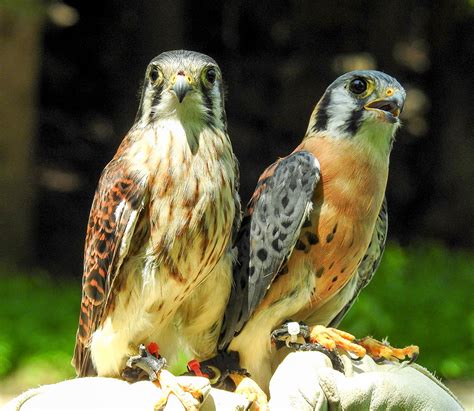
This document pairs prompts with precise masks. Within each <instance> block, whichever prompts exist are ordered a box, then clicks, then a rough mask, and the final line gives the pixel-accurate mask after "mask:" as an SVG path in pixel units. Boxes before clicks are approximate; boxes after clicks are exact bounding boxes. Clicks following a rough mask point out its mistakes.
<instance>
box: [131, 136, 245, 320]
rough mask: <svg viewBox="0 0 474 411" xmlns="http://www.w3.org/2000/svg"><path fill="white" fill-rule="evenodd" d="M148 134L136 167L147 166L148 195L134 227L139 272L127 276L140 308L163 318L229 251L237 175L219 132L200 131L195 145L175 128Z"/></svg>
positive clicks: (172, 311) (225, 140)
mask: <svg viewBox="0 0 474 411" xmlns="http://www.w3.org/2000/svg"><path fill="white" fill-rule="evenodd" d="M150 134H151V135H150V138H149V140H148V141H146V142H145V143H147V144H144V145H143V147H142V149H141V151H140V153H137V156H136V157H135V161H136V163H137V167H143V168H144V169H146V170H147V173H148V196H149V197H148V206H147V207H146V208H145V209H144V211H143V216H142V218H141V221H140V223H139V227H138V229H137V230H136V236H137V239H139V242H140V244H141V247H140V249H139V250H137V253H136V254H137V256H138V257H139V265H140V268H139V271H140V275H139V276H138V278H137V279H135V280H134V279H130V278H129V279H128V280H127V281H131V282H134V283H133V284H131V287H135V288H137V289H140V290H142V291H141V298H142V306H143V307H144V310H145V311H147V312H149V313H154V312H156V313H157V315H158V316H159V317H160V318H159V319H158V321H163V320H166V319H167V318H169V317H170V316H172V315H173V313H174V312H175V311H176V309H177V308H178V307H179V305H180V304H181V303H182V302H183V300H185V299H186V297H187V296H188V295H189V294H190V293H191V292H192V291H193V290H194V289H195V287H196V286H197V285H199V284H200V283H201V282H202V281H204V280H205V279H206V277H207V276H208V275H209V272H210V271H211V270H212V268H213V267H214V266H215V264H216V263H217V262H218V260H219V259H220V258H221V257H222V255H223V253H224V252H225V250H226V248H228V243H229V240H230V235H231V231H232V224H233V220H234V215H235V206H234V193H235V186H234V180H235V177H236V176H235V175H234V170H235V164H234V159H233V155H232V152H231V147H230V144H229V143H228V140H227V138H226V136H225V134H224V133H222V132H218V131H214V130H204V131H202V132H201V133H200V134H199V135H198V136H197V138H198V140H197V141H193V142H192V144H191V143H190V142H189V141H188V139H189V138H190V137H189V136H187V135H186V133H184V131H183V130H181V129H179V128H177V127H175V128H173V127H171V128H169V127H168V128H162V129H157V130H152V131H150ZM192 137H196V136H192ZM196 144H197V146H196ZM192 146H193V147H195V149H194V150H193V149H192V148H191V147H192ZM143 154H145V155H143ZM140 163H141V165H140ZM136 263H137V259H135V260H133V259H131V260H130V261H129V262H128V264H129V265H130V266H131V265H133V264H136ZM126 268H127V267H126ZM129 277H130V276H129ZM144 284H146V287H144ZM162 307H167V310H166V312H164V311H163V310H162Z"/></svg>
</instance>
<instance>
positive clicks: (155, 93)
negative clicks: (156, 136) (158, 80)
mask: <svg viewBox="0 0 474 411" xmlns="http://www.w3.org/2000/svg"><path fill="white" fill-rule="evenodd" d="M162 91H163V85H160V86H159V87H157V88H153V90H152V92H151V96H150V97H151V106H150V113H149V114H148V119H149V120H150V121H151V120H153V116H154V115H155V112H154V110H153V107H156V106H158V104H160V100H161V92H162Z"/></svg>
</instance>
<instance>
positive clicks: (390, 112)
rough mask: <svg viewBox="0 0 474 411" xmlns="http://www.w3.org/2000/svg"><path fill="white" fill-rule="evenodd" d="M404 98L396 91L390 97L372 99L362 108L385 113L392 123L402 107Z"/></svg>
mask: <svg viewBox="0 0 474 411" xmlns="http://www.w3.org/2000/svg"><path fill="white" fill-rule="evenodd" d="M403 103H404V99H403V98H402V96H401V95H400V94H398V93H396V94H394V95H393V96H391V97H387V98H380V99H377V100H373V101H371V102H370V103H368V104H366V105H365V106H364V109H366V110H370V111H376V112H379V113H380V114H385V115H386V117H387V118H388V120H389V121H390V122H392V123H394V122H396V121H397V119H398V116H399V115H400V113H401V111H402V109H403Z"/></svg>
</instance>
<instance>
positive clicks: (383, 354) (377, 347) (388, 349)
mask: <svg viewBox="0 0 474 411" xmlns="http://www.w3.org/2000/svg"><path fill="white" fill-rule="evenodd" d="M355 342H356V343H357V344H359V345H360V346H362V347H364V349H365V350H366V352H367V355H369V356H370V357H371V358H373V360H374V361H375V362H383V361H385V360H388V361H403V360H405V359H407V360H408V362H409V364H411V363H412V362H414V361H415V360H416V359H417V357H418V354H419V353H420V349H419V348H418V346H416V345H409V346H408V347H405V348H394V347H392V346H391V345H390V344H389V343H388V341H378V340H376V339H375V338H372V337H365V338H362V339H360V340H356V341H355Z"/></svg>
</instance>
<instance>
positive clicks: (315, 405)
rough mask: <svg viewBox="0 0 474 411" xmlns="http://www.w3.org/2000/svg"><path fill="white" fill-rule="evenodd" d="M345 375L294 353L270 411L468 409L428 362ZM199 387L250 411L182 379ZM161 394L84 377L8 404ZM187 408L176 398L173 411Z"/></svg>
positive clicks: (134, 405)
mask: <svg viewBox="0 0 474 411" xmlns="http://www.w3.org/2000/svg"><path fill="white" fill-rule="evenodd" d="M342 360H343V363H344V367H345V375H344V374H342V373H340V372H339V371H335V370H334V369H333V368H332V365H331V362H330V361H329V359H328V357H327V356H326V355H324V354H322V353H319V352H293V353H290V354H289V355H288V356H287V357H286V358H285V360H284V361H283V362H282V363H281V364H280V366H279V367H278V368H277V370H276V372H275V374H274V376H273V378H272V380H271V382H270V396H271V398H270V403H269V405H270V410H301V411H315V410H327V409H337V410H393V409H396V410H420V411H421V410H423V411H424V410H440V411H446V410H449V411H451V410H454V411H455V410H462V409H463V408H462V406H461V404H460V403H459V401H458V400H457V399H456V398H455V397H454V396H453V394H452V393H451V392H450V391H449V390H448V389H447V388H446V387H445V386H444V385H443V384H441V383H440V382H439V381H438V380H437V379H436V378H434V377H433V376H432V375H431V374H430V373H429V372H428V371H427V370H426V369H424V368H423V367H421V366H419V365H417V364H412V365H409V366H406V365H399V364H393V363H387V364H382V365H378V364H376V363H375V362H374V361H373V360H372V359H371V358H369V357H365V358H364V359H362V360H361V361H358V362H353V361H351V360H350V359H349V358H348V357H346V356H342ZM179 378H180V381H181V382H182V383H184V382H185V381H189V383H190V384H193V386H194V387H199V388H200V389H201V392H202V393H203V396H204V397H206V398H205V400H204V402H203V405H202V408H201V410H203V411H212V410H226V411H227V410H231V411H233V410H245V409H247V408H248V407H249V403H248V401H247V400H246V399H245V398H244V397H243V396H241V395H238V394H232V393H229V392H226V391H221V390H217V389H214V388H212V389H211V387H210V384H209V381H208V380H207V379H205V378H202V377H179ZM160 397H161V393H160V391H159V389H158V388H157V387H156V386H155V385H153V384H152V383H151V382H148V381H146V382H139V383H135V384H131V385H130V384H128V383H127V382H125V381H120V380H116V379H112V378H100V377H93V378H79V379H74V380H69V381H63V382H60V383H58V384H52V385H46V386H43V387H40V388H35V389H32V390H29V391H27V392H25V393H24V394H22V395H20V396H19V397H17V398H16V399H14V400H13V401H12V402H10V403H9V404H7V406H6V407H5V408H4V409H3V411H7V410H8V411H13V410H16V411H18V410H20V411H33V410H40V409H42V410H45V409H47V410H54V409H55V410H91V409H94V410H106V409H109V410H112V409H113V410H117V409H122V410H143V411H152V410H153V407H154V405H155V404H156V402H157V401H158V400H159V398H160ZM170 410H173V411H174V410H183V407H182V404H181V403H180V402H179V401H178V399H177V398H176V397H174V396H173V395H171V396H170V399H169V401H168V404H167V406H166V407H165V411H170Z"/></svg>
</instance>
